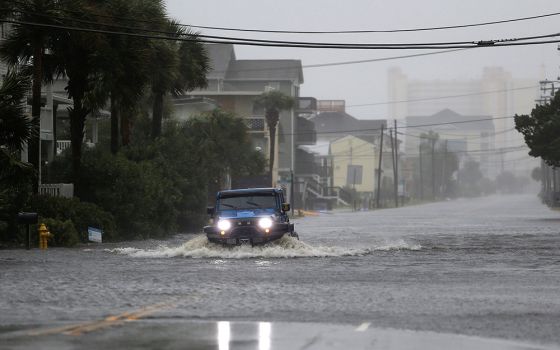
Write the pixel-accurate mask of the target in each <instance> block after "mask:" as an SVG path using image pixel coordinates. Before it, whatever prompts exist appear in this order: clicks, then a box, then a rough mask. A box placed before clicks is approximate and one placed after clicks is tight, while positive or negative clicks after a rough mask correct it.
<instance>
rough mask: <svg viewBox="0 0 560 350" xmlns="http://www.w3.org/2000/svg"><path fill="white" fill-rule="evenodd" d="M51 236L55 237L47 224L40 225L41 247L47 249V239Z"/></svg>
mask: <svg viewBox="0 0 560 350" xmlns="http://www.w3.org/2000/svg"><path fill="white" fill-rule="evenodd" d="M51 237H53V234H52V233H50V232H49V230H47V226H45V224H41V226H39V248H40V249H47V247H48V246H47V241H48V239H49V238H51Z"/></svg>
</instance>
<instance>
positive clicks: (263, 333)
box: [259, 322, 272, 350]
mask: <svg viewBox="0 0 560 350" xmlns="http://www.w3.org/2000/svg"><path fill="white" fill-rule="evenodd" d="M271 330H272V325H271V324H270V322H259V350H270V333H271Z"/></svg>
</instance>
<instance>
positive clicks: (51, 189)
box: [39, 184, 74, 198]
mask: <svg viewBox="0 0 560 350" xmlns="http://www.w3.org/2000/svg"><path fill="white" fill-rule="evenodd" d="M39 194H41V195H44V196H51V197H64V198H72V197H74V184H41V185H39Z"/></svg>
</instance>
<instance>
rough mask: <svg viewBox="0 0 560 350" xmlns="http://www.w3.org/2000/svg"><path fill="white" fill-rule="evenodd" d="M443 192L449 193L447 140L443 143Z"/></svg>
mask: <svg viewBox="0 0 560 350" xmlns="http://www.w3.org/2000/svg"><path fill="white" fill-rule="evenodd" d="M441 193H443V194H447V140H445V142H444V143H443V165H442V180H441Z"/></svg>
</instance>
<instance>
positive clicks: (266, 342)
mask: <svg viewBox="0 0 560 350" xmlns="http://www.w3.org/2000/svg"><path fill="white" fill-rule="evenodd" d="M237 326H241V325H239V324H237ZM247 326H248V327H251V328H252V325H245V327H243V328H244V329H243V330H242V331H240V332H239V333H240V335H241V336H243V335H246V334H247V329H246V327H247ZM271 334H272V324H271V323H270V322H259V333H258V342H259V343H258V349H259V350H270V343H271ZM233 335H234V336H235V333H234V334H233ZM249 337H250V339H251V340H252V339H255V338H253V337H252V336H251V335H249ZM231 338H232V332H231V324H230V322H228V321H220V322H218V349H219V350H229V344H230V342H231Z"/></svg>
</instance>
